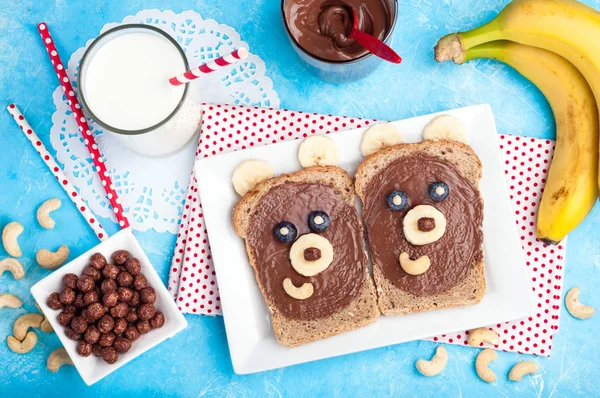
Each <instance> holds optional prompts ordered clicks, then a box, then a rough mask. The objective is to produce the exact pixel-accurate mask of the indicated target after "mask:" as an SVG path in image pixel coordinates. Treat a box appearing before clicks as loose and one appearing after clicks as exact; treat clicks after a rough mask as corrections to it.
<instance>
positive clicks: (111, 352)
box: [102, 347, 119, 365]
mask: <svg viewBox="0 0 600 398" xmlns="http://www.w3.org/2000/svg"><path fill="white" fill-rule="evenodd" d="M102 359H104V362H106V363H107V364H109V365H112V364H113V363H115V362H117V361H118V360H119V353H118V352H117V350H115V349H114V348H113V347H106V348H104V349H103V350H102Z"/></svg>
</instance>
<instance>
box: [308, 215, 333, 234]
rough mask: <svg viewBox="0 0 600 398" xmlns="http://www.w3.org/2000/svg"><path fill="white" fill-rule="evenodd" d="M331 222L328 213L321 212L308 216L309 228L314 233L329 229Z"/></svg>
mask: <svg viewBox="0 0 600 398" xmlns="http://www.w3.org/2000/svg"><path fill="white" fill-rule="evenodd" d="M330 223H331V220H330V219H329V216H328V215H327V213H325V212H324V211H321V210H317V211H313V212H312V213H310V215H309V216H308V226H309V227H310V229H311V230H313V231H314V232H323V231H325V230H326V229H327V227H328V226H329V224H330Z"/></svg>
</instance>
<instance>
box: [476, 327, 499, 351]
mask: <svg viewBox="0 0 600 398" xmlns="http://www.w3.org/2000/svg"><path fill="white" fill-rule="evenodd" d="M484 341H485V342H486V343H490V344H494V345H498V344H499V343H500V336H498V333H496V332H494V331H493V330H490V329H488V328H478V329H473V330H471V331H470V332H469V344H471V346H473V347H480V346H481V343H483V342H484Z"/></svg>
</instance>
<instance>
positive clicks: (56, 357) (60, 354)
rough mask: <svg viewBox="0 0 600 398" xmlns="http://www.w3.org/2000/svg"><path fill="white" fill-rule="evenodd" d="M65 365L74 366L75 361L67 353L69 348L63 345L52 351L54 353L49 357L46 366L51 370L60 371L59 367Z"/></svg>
mask: <svg viewBox="0 0 600 398" xmlns="http://www.w3.org/2000/svg"><path fill="white" fill-rule="evenodd" d="M63 365H71V366H73V361H71V358H70V357H69V354H67V350H65V349H64V348H62V347H61V348H58V349H56V350H54V351H52V354H50V356H49V357H48V362H47V363H46V366H47V367H48V370H49V371H50V372H58V369H60V367H61V366H63Z"/></svg>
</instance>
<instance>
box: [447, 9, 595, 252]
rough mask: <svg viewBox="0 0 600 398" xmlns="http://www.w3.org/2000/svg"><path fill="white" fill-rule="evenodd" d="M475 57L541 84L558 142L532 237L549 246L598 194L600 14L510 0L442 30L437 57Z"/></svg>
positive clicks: (457, 59) (576, 222)
mask: <svg viewBox="0 0 600 398" xmlns="http://www.w3.org/2000/svg"><path fill="white" fill-rule="evenodd" d="M517 43H520V44H517ZM475 58H493V59H498V60H500V61H502V62H505V63H507V64H509V65H511V66H512V67H514V68H515V69H516V70H518V71H519V72H520V73H521V74H523V75H524V76H525V77H526V78H528V79H529V80H531V81H532V83H534V84H535V85H537V86H538V87H539V88H540V90H541V91H542V92H543V93H544V95H545V96H546V97H547V99H548V101H549V103H550V105H551V107H552V110H553V113H554V117H555V119H556V136H557V142H556V150H555V153H554V159H553V161H552V165H551V167H550V172H549V175H548V179H547V183H546V187H545V189H544V193H543V195H542V202H541V204H540V209H539V211H538V220H537V235H538V238H539V239H541V240H543V241H545V242H547V243H556V242H559V241H560V240H562V239H563V238H564V237H565V236H566V235H567V233H569V232H570V231H571V230H573V229H574V228H575V227H576V226H577V225H579V223H580V222H581V221H582V220H583V219H584V218H585V216H586V215H587V214H588V213H589V211H590V210H591V209H592V207H593V206H594V203H595V202H596V199H597V196H598V185H599V184H600V181H599V180H598V168H599V165H598V151H599V148H598V133H599V131H598V129H599V126H598V114H599V113H598V108H597V105H596V103H597V102H600V13H598V12H597V11H596V10H594V9H593V8H590V7H588V6H586V5H584V4H581V3H579V2H577V1H575V0H515V1H513V2H512V3H510V4H508V5H507V6H506V7H505V8H504V10H502V12H501V13H500V14H499V15H498V16H497V17H496V18H495V19H494V20H492V21H491V22H489V23H487V24H485V25H483V26H480V27H479V28H476V29H473V30H470V31H468V32H461V33H453V34H450V35H447V36H445V37H443V38H442V39H440V40H439V42H438V44H437V46H436V49H435V59H436V61H438V62H441V61H447V60H453V61H454V62H455V63H458V64H462V63H463V62H466V61H468V60H470V59H475ZM594 96H595V98H596V101H595V100H594Z"/></svg>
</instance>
